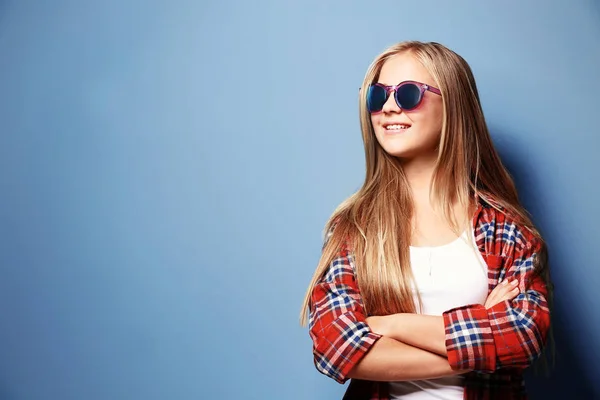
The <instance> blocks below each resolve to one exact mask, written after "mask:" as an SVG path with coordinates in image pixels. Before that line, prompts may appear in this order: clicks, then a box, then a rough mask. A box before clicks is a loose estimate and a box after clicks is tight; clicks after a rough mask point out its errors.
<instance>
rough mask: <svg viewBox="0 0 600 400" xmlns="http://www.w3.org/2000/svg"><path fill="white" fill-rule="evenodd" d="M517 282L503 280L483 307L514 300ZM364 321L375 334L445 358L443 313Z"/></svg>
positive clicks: (384, 317) (377, 318)
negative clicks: (440, 314) (439, 314)
mask: <svg viewBox="0 0 600 400" xmlns="http://www.w3.org/2000/svg"><path fill="white" fill-rule="evenodd" d="M517 283H518V281H517V280H513V281H512V282H510V283H507V281H504V282H503V283H502V284H499V285H498V286H496V287H495V288H494V290H492V292H491V293H490V295H489V296H488V298H487V300H486V302H485V308H486V309H489V308H491V307H493V306H495V305H496V304H498V303H501V302H503V301H505V300H511V299H513V298H514V297H515V296H516V295H517V294H518V293H519V288H518V286H517ZM367 323H368V324H369V327H370V328H371V330H372V331H373V332H375V333H378V334H380V335H383V336H385V337H389V338H392V339H395V340H398V341H400V342H403V343H406V344H408V345H411V346H414V347H418V348H419V349H423V350H427V351H429V352H432V353H435V354H438V355H441V356H444V357H447V354H448V353H447V350H446V327H445V325H444V317H442V316H434V315H420V314H393V315H386V316H380V317H379V316H376V317H369V318H367Z"/></svg>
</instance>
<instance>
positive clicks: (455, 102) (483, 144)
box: [300, 41, 551, 325]
mask: <svg viewBox="0 0 600 400" xmlns="http://www.w3.org/2000/svg"><path fill="white" fill-rule="evenodd" d="M400 53H409V54H411V55H412V56H413V57H414V59H415V60H417V61H418V62H420V63H421V64H422V65H423V67H424V68H425V69H426V70H427V71H428V72H429V74H430V75H431V76H432V78H433V79H434V81H435V84H436V86H437V88H439V89H440V91H441V93H442V101H443V110H444V113H443V125H442V132H441V138H440V143H439V150H438V157H437V162H436V166H435V171H434V175H433V179H432V187H431V193H432V200H433V201H434V204H436V206H437V207H438V208H439V209H440V210H442V212H443V215H444V216H445V217H446V219H447V220H448V221H449V223H450V225H451V226H452V227H453V228H454V229H458V221H456V218H455V217H454V214H453V212H452V204H457V203H458V204H459V205H460V207H462V208H463V209H464V210H465V211H469V210H470V209H471V207H472V206H473V205H474V203H475V201H476V200H475V199H477V198H481V199H483V200H485V201H486V202H488V203H489V204H491V205H492V206H494V207H496V208H498V209H500V208H501V209H503V212H506V213H510V214H511V215H512V216H514V217H516V219H517V221H518V222H519V223H520V224H522V226H523V227H525V228H526V229H529V230H530V231H531V232H532V233H533V234H534V235H535V236H536V237H538V238H539V240H540V242H541V243H542V244H543V246H542V252H541V254H540V257H539V260H540V264H539V265H538V272H539V273H541V274H542V275H543V276H544V279H545V280H546V282H547V283H548V290H549V295H550V292H551V287H550V279H549V272H548V270H547V268H546V250H545V249H546V248H545V244H544V242H543V240H542V238H541V236H540V234H539V232H538V231H537V230H536V228H535V226H534V225H533V223H532V222H531V220H530V218H529V216H528V214H527V212H526V210H525V209H524V208H523V206H522V205H521V204H520V202H519V198H518V194H517V190H516V187H515V185H514V183H513V180H512V178H511V176H510V175H509V173H508V171H507V170H506V169H505V167H504V166H503V165H502V162H501V160H500V157H499V155H498V153H497V152H496V150H495V148H494V145H493V142H492V139H491V137H490V134H489V131H488V128H487V124H486V122H485V118H484V115H483V110H482V108H481V104H480V99H479V94H478V92H477V87H476V84H475V78H474V76H473V73H472V71H471V68H470V67H469V65H468V64H467V62H466V61H465V60H464V59H463V58H462V57H461V56H460V55H458V54H456V53H455V52H454V51H452V50H450V49H448V48H447V47H445V46H443V45H441V44H439V43H435V42H432V43H422V42H417V41H407V42H401V43H398V44H396V45H394V46H391V47H390V48H388V49H387V50H385V51H384V52H383V53H381V54H380V55H379V56H377V57H376V58H375V60H374V61H373V62H372V64H371V65H370V66H369V68H368V70H367V73H366V75H365V78H364V81H363V83H362V87H361V91H360V96H359V112H360V126H361V130H362V137H363V142H364V148H365V158H366V176H365V181H364V184H363V186H362V187H361V188H360V189H359V190H358V191H357V192H356V193H355V194H353V195H352V196H351V197H349V198H348V199H347V200H345V201H344V202H343V203H342V204H341V205H340V206H339V207H338V208H337V209H336V210H335V211H334V213H333V214H332V216H331V217H330V219H329V220H328V222H327V224H326V226H325V230H326V231H327V232H328V239H327V240H326V242H325V244H324V246H323V251H322V254H321V258H320V261H319V264H318V266H317V269H316V271H315V273H314V275H313V277H312V280H311V282H310V285H309V288H308V290H307V292H306V295H305V298H304V301H303V304H302V312H301V317H300V321H301V324H302V325H306V322H307V312H308V310H309V307H310V298H311V293H312V290H313V288H314V286H315V285H316V284H317V282H318V281H319V280H320V279H321V277H322V276H323V274H324V273H325V271H326V270H327V269H328V267H329V265H330V263H331V262H332V260H333V259H334V257H335V256H336V255H337V254H339V252H340V250H342V249H351V250H352V252H353V255H354V264H355V275H356V280H357V283H358V286H359V289H360V293H361V297H362V300H363V303H364V307H365V312H366V314H367V315H388V314H393V313H400V312H411V313H412V312H415V309H416V306H415V302H414V301H413V296H412V290H411V282H412V281H413V276H412V272H411V268H410V262H409V245H410V239H411V219H412V215H413V200H412V196H411V192H410V189H409V185H408V182H407V180H406V176H405V174H404V172H403V169H402V167H401V165H400V163H399V160H398V159H396V158H395V157H393V156H391V155H389V154H388V153H386V151H385V150H384V149H383V148H382V147H381V146H380V144H379V142H378V141H377V139H376V137H375V134H374V131H373V126H372V124H371V116H370V114H369V112H368V110H367V108H366V92H367V87H368V85H369V84H371V83H374V82H376V81H377V79H378V77H379V74H380V71H381V68H382V66H383V64H384V63H385V62H386V61H387V60H388V59H390V58H391V57H394V56H396V55H398V54H400ZM467 214H468V213H467Z"/></svg>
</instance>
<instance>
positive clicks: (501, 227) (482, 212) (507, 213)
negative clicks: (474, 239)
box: [474, 199, 539, 247]
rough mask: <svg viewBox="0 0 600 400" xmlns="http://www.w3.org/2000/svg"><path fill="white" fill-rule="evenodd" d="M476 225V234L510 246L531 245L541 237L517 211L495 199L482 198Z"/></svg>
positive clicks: (487, 239)
mask: <svg viewBox="0 0 600 400" xmlns="http://www.w3.org/2000/svg"><path fill="white" fill-rule="evenodd" d="M474 227H475V235H476V236H478V237H480V238H484V239H485V240H486V241H491V240H493V241H494V242H502V243H503V245H508V246H510V247H514V246H516V247H523V246H526V247H527V246H531V245H532V244H533V243H534V242H536V241H537V240H538V239H539V238H538V236H537V235H536V234H535V233H534V232H533V231H532V229H531V226H528V223H527V222H526V221H524V220H523V218H522V217H521V216H520V215H519V214H518V213H517V212H515V211H511V210H509V209H508V208H506V207H503V206H502V205H501V203H500V202H497V201H494V200H493V199H485V200H483V199H481V200H480V202H479V207H478V212H477V216H476V221H475V225H474Z"/></svg>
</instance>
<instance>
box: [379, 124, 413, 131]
mask: <svg viewBox="0 0 600 400" xmlns="http://www.w3.org/2000/svg"><path fill="white" fill-rule="evenodd" d="M385 128H386V129H387V130H399V129H408V128H409V126H408V125H388V126H386V127H385Z"/></svg>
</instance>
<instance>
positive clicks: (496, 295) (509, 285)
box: [484, 279, 519, 310]
mask: <svg viewBox="0 0 600 400" xmlns="http://www.w3.org/2000/svg"><path fill="white" fill-rule="evenodd" d="M518 284H519V281H518V280H516V279H515V280H512V281H510V282H509V281H508V280H506V279H505V280H503V281H502V282H501V283H499V284H498V285H496V287H495V288H494V290H492V293H490V295H489V296H488V298H487V299H486V301H485V304H484V306H485V308H487V309H488V310H489V309H490V308H492V307H493V306H495V305H496V304H498V303H502V302H503V301H505V300H512V299H514V298H515V297H516V296H517V295H518V294H519V286H518Z"/></svg>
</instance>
